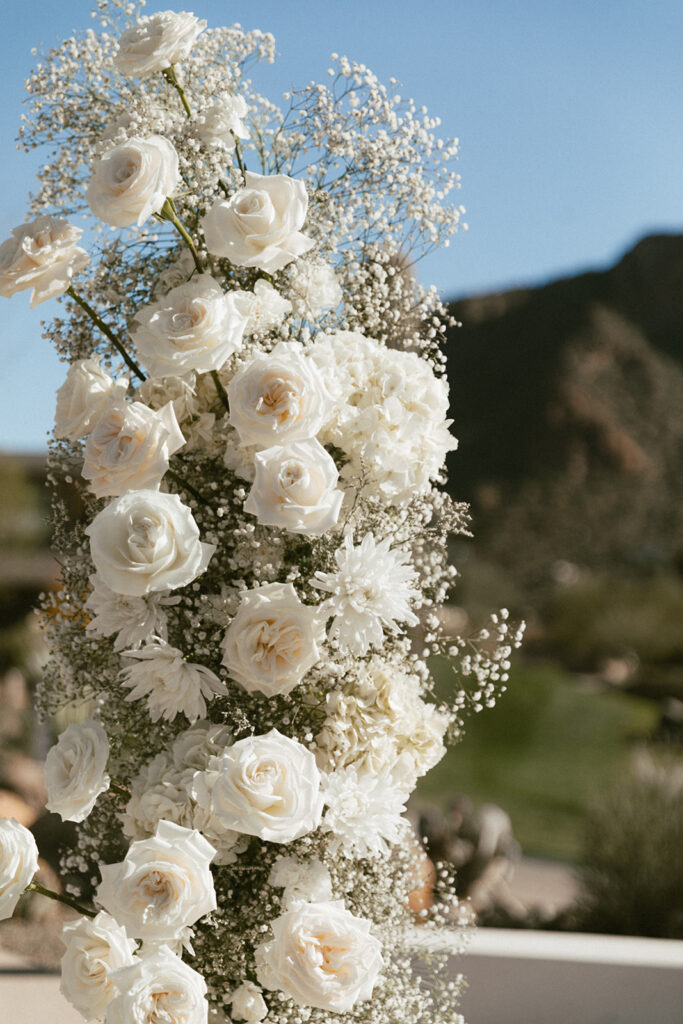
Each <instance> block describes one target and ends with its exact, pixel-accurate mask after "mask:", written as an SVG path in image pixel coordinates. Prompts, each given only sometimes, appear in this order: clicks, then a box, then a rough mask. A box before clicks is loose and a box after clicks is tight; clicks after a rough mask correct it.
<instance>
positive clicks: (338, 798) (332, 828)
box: [322, 767, 410, 857]
mask: <svg viewBox="0 0 683 1024" xmlns="http://www.w3.org/2000/svg"><path fill="white" fill-rule="evenodd" d="M323 790H324V793H325V803H326V804H327V810H326V812H325V814H324V816H323V822H322V825H323V829H325V830H326V831H329V832H331V833H332V838H331V840H330V850H331V852H332V853H337V852H338V851H339V850H340V849H341V850H343V851H344V852H345V853H348V854H356V855H357V856H359V857H368V856H372V855H377V854H381V853H385V852H386V851H387V850H388V849H389V844H395V843H399V842H400V841H401V839H403V838H405V832H406V829H407V828H409V827H410V826H409V825H408V824H407V822H406V820H405V818H403V817H402V815H403V813H404V812H405V803H406V800H407V799H408V796H409V794H408V793H407V792H405V791H403V790H401V789H398V788H397V787H396V785H395V782H394V780H393V778H392V776H391V775H390V774H389V773H388V772H384V773H383V774H382V775H372V774H370V773H369V772H363V773H361V774H359V773H358V772H357V771H356V769H355V768H353V767H351V768H339V769H338V770H337V771H336V772H332V774H331V775H325V776H323Z"/></svg>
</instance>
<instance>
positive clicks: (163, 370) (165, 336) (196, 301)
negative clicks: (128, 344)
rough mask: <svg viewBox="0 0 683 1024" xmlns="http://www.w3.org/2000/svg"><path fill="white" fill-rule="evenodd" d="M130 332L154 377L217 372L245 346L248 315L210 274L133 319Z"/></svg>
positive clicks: (203, 275)
mask: <svg viewBox="0 0 683 1024" xmlns="http://www.w3.org/2000/svg"><path fill="white" fill-rule="evenodd" d="M135 320H136V321H137V322H138V324H139V325H140V326H139V327H136V328H135V330H133V331H132V332H131V337H132V338H133V340H134V342H135V345H136V347H137V349H138V352H139V353H140V359H141V361H142V363H143V365H144V366H145V367H146V368H147V369H148V370H149V372H150V373H151V374H152V376H154V377H163V376H165V375H176V376H180V377H182V376H183V375H184V374H187V373H189V372H190V371H192V370H196V371H197V372H199V373H207V372H208V371H209V370H219V369H220V368H221V366H222V365H223V363H224V362H225V361H226V359H227V358H228V356H230V355H232V353H233V352H236V351H237V349H238V348H240V346H241V344H242V335H243V334H244V329H245V326H246V323H247V315H246V314H244V313H243V312H241V311H240V309H239V308H238V303H237V302H236V301H235V296H234V293H232V292H227V294H226V293H224V292H223V289H222V288H221V286H220V285H219V284H218V282H217V281H214V279H213V278H212V277H211V275H210V274H201V275H200V276H199V277H197V278H194V279H193V280H192V281H188V282H187V283H186V284H181V285H179V286H178V287H177V288H173V289H172V290H171V291H170V292H169V293H168V295H166V296H165V297H164V298H163V299H160V300H159V301H158V302H154V303H152V304H151V305H149V306H145V307H144V309H141V310H140V311H139V312H138V313H136V315H135Z"/></svg>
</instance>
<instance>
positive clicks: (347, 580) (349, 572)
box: [311, 532, 419, 656]
mask: <svg viewBox="0 0 683 1024" xmlns="http://www.w3.org/2000/svg"><path fill="white" fill-rule="evenodd" d="M334 557H335V561H336V563H337V572H320V571H318V572H316V574H315V579H313V580H312V581H311V582H312V584H313V586H315V587H318V589H319V590H324V591H326V592H327V593H328V594H330V597H329V598H328V599H327V600H326V601H325V602H324V603H323V604H322V605H321V615H325V614H326V615H327V617H328V618H329V617H331V616H332V617H333V618H332V625H331V627H330V630H329V633H328V636H329V638H330V639H334V638H336V639H338V640H339V646H340V648H341V650H342V651H343V652H344V653H351V654H355V655H358V656H361V655H363V654H365V653H366V652H367V651H368V650H369V648H370V647H372V646H375V647H382V646H383V644H384V629H385V628H386V629H388V630H390V632H392V633H398V632H400V630H399V627H398V623H399V622H405V623H407V625H409V626H415V625H417V622H418V619H417V616H416V615H415V614H414V612H412V611H411V610H410V603H411V601H414V600H416V599H417V598H418V597H419V594H418V591H417V590H415V589H414V587H413V586H412V584H413V583H414V582H415V579H416V572H415V570H414V569H413V568H412V566H410V565H406V562H407V561H408V557H409V556H408V555H407V554H405V553H404V552H402V551H392V549H391V538H390V537H385V538H384V540H381V541H379V543H378V542H377V541H376V540H375V538H374V535H373V534H372V533H366V535H365V536H364V537H363V540H362V541H361V543H360V544H358V545H357V546H355V547H354V544H353V537H352V534H351V533H350V532H347V533H346V534H345V536H344V544H343V546H342V547H340V548H338V549H337V551H336V553H335V556H334Z"/></svg>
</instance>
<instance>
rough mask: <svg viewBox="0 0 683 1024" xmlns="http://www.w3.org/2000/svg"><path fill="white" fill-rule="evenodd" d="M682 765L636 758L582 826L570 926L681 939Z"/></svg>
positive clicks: (676, 760) (675, 760)
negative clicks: (573, 915) (583, 835)
mask: <svg viewBox="0 0 683 1024" xmlns="http://www.w3.org/2000/svg"><path fill="white" fill-rule="evenodd" d="M682 851H683V760H681V758H680V755H679V756H678V757H676V755H675V754H674V753H672V752H669V753H668V754H667V755H666V756H665V755H663V754H661V753H660V754H658V755H657V754H653V753H652V752H650V751H646V750H641V751H639V752H638V753H637V755H635V757H634V759H633V763H632V768H631V771H630V772H629V773H628V774H627V775H626V776H624V777H623V778H622V779H621V780H620V781H619V782H618V783H617V784H615V785H614V786H613V787H612V788H610V789H609V790H608V791H607V792H606V793H604V794H603V796H602V797H601V798H599V799H598V800H597V801H596V802H595V804H594V806H593V808H592V810H591V812H590V814H589V818H588V822H587V834H586V841H585V848H584V852H583V858H582V863H581V866H580V868H579V878H580V881H581V884H582V893H581V896H580V898H579V902H578V905H577V921H576V924H575V926H576V927H578V928H579V929H581V930H584V931H590V932H603V933H611V934H616V935H645V936H654V937H658V938H668V939H681V938H683V856H681V852H682Z"/></svg>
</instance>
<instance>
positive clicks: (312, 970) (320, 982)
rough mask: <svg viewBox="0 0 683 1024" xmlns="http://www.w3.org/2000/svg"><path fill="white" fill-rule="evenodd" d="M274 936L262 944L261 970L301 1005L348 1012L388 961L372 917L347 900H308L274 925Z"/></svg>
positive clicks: (267, 984)
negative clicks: (359, 913) (373, 930)
mask: <svg viewBox="0 0 683 1024" xmlns="http://www.w3.org/2000/svg"><path fill="white" fill-rule="evenodd" d="M271 928H272V932H273V937H272V939H270V940H268V941H267V942H264V943H262V944H261V945H260V946H258V947H257V949H256V974H257V977H258V980H259V982H260V983H261V984H262V985H263V986H264V988H268V989H276V990H279V991H280V992H284V993H285V995H287V996H289V997H290V998H291V999H293V1000H294V1001H295V1002H296V1003H297V1004H298V1005H299V1006H316V1007H318V1008H319V1009H321V1010H332V1011H334V1012H335V1013H343V1012H344V1011H345V1010H350V1009H351V1008H352V1007H353V1006H355V1005H356V1003H359V1002H362V1001H363V1000H365V999H369V998H370V997H371V996H372V990H373V988H374V986H375V982H376V981H377V976H378V974H379V972H380V970H381V968H382V966H383V960H382V953H381V950H382V944H381V943H380V941H379V939H376V938H375V937H374V935H371V934H370V921H366V920H365V919H364V918H362V917H354V915H353V914H351V913H350V912H349V911H348V910H346V909H345V907H344V904H343V903H342V902H341V901H338V900H333V901H330V902H325V903H303V904H299V905H298V906H295V907H293V908H292V910H288V911H287V912H286V913H284V914H283V915H282V916H281V917H278V918H277V920H275V921H273V923H272V925H271Z"/></svg>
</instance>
